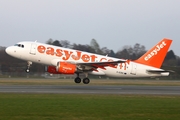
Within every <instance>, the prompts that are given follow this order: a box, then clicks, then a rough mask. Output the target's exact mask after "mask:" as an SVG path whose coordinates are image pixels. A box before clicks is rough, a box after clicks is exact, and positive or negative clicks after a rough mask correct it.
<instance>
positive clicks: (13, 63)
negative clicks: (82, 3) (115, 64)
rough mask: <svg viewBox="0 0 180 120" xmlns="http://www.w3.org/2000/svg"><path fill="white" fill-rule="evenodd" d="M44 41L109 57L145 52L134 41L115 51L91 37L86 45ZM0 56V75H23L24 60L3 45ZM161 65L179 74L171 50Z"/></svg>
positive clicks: (36, 67)
mask: <svg viewBox="0 0 180 120" xmlns="http://www.w3.org/2000/svg"><path fill="white" fill-rule="evenodd" d="M46 43H47V44H51V45H55V46H60V47H64V48H71V49H75V50H81V51H86V52H90V53H96V54H100V55H105V56H107V55H108V56H110V57H115V58H121V59H130V60H135V59H138V58H139V57H140V56H142V55H143V54H144V53H145V52H146V48H145V46H144V45H141V44H139V43H136V44H135V45H134V46H129V45H125V46H123V47H122V48H121V49H120V50H118V51H117V52H114V50H112V49H108V48H107V47H100V45H99V44H98V42H97V41H96V40H95V39H92V40H91V41H90V44H86V45H83V44H77V43H70V41H68V40H53V39H49V40H47V41H46ZM0 56H1V57H0V75H3V74H5V73H8V74H9V73H11V75H12V74H16V75H18V76H23V75H25V72H24V70H25V69H26V66H27V62H26V61H22V60H19V59H16V58H13V57H11V56H9V55H7V54H6V53H5V47H0ZM162 67H165V68H166V69H171V70H172V69H173V70H175V71H176V74H178V75H180V58H179V57H178V56H176V55H175V54H174V52H173V50H170V51H168V53H167V55H166V58H165V60H164V62H163V66H162ZM44 69H45V66H44V65H41V64H36V63H33V65H32V67H31V71H33V73H36V74H43V73H44Z"/></svg>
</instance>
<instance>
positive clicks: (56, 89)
mask: <svg viewBox="0 0 180 120" xmlns="http://www.w3.org/2000/svg"><path fill="white" fill-rule="evenodd" d="M0 93H56V94H140V95H180V86H141V85H130V86H129V85H118V86H114V85H104V86H100V85H3V86H0Z"/></svg>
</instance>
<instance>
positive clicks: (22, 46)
mask: <svg viewBox="0 0 180 120" xmlns="http://www.w3.org/2000/svg"><path fill="white" fill-rule="evenodd" d="M14 46H18V47H21V48H24V45H23V44H15V45H14Z"/></svg>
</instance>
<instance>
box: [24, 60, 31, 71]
mask: <svg viewBox="0 0 180 120" xmlns="http://www.w3.org/2000/svg"><path fill="white" fill-rule="evenodd" d="M31 65H32V62H31V61H27V68H26V70H25V71H26V73H29V72H30V70H29V68H30V67H31Z"/></svg>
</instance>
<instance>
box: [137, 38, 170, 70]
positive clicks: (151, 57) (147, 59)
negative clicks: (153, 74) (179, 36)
mask: <svg viewBox="0 0 180 120" xmlns="http://www.w3.org/2000/svg"><path fill="white" fill-rule="evenodd" d="M171 43H172V40H171V39H167V38H164V39H163V40H161V41H160V42H159V43H158V44H156V45H155V46H154V47H153V48H151V49H150V50H149V51H147V52H146V53H145V54H144V55H143V56H141V57H140V58H139V59H138V60H135V62H137V63H141V64H145V65H148V66H153V67H156V68H160V67H161V65H162V63H163V61H164V58H165V56H166V54H167V52H168V49H169V47H170V45H171Z"/></svg>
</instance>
